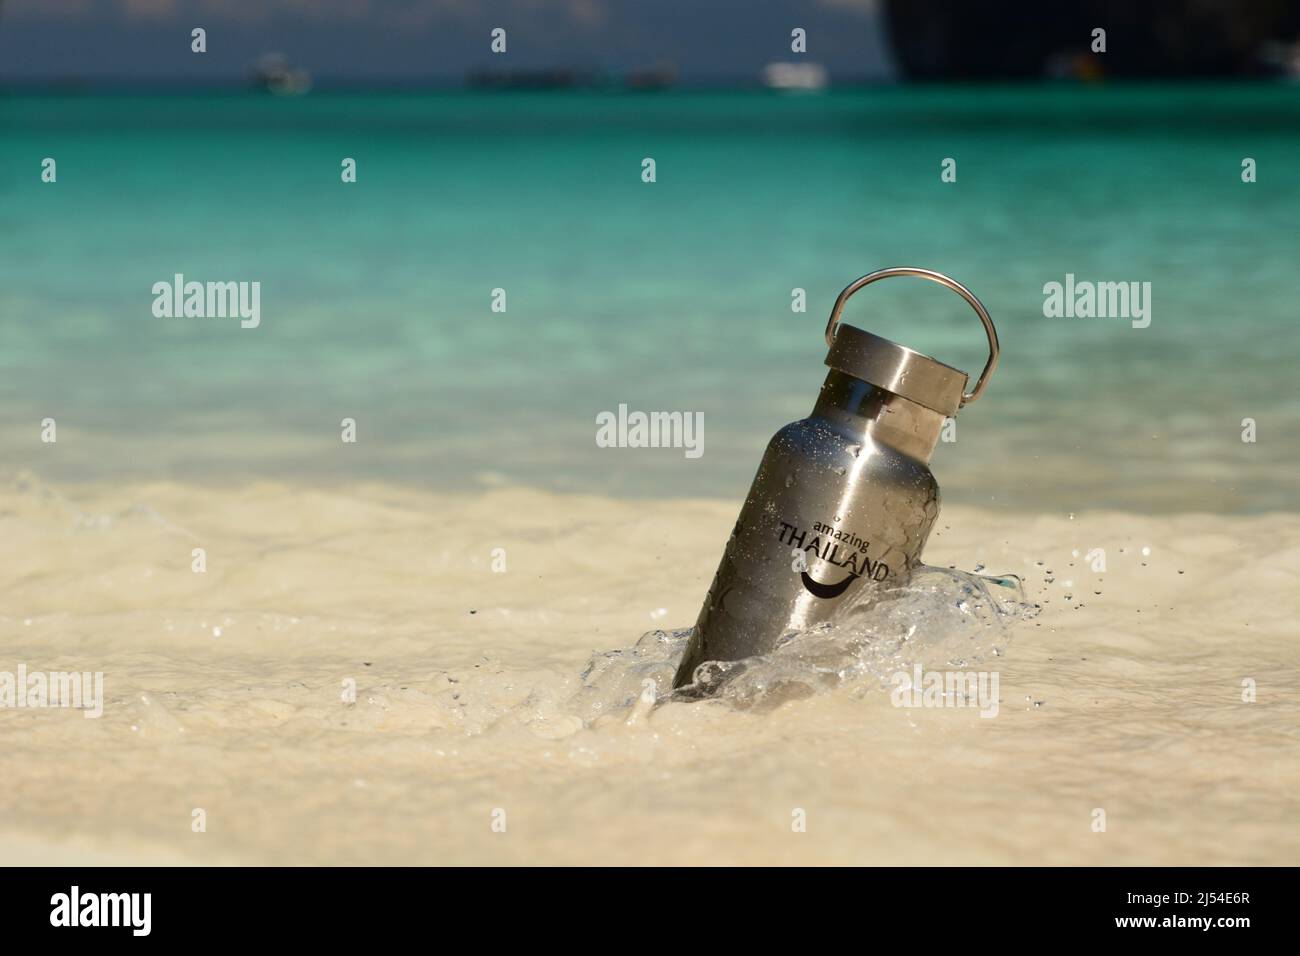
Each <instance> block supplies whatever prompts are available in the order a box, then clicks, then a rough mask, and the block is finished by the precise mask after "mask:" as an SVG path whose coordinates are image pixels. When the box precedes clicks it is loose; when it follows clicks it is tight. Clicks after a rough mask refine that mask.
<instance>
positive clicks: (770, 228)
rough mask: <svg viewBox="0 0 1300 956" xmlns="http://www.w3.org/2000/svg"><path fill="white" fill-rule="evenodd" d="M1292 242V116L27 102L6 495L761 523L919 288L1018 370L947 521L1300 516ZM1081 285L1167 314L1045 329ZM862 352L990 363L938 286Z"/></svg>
mask: <svg viewBox="0 0 1300 956" xmlns="http://www.w3.org/2000/svg"><path fill="white" fill-rule="evenodd" d="M45 157H50V158H53V159H55V160H56V163H57V181H56V182H54V183H44V182H42V181H41V170H42V165H41V164H42V160H43V159H44V158H45ZM344 157H352V158H354V159H355V160H356V162H357V172H358V175H357V182H356V183H354V184H344V183H342V182H341V181H340V163H341V160H342V159H343V158H344ZM646 157H650V158H653V159H654V160H655V164H656V176H657V181H656V182H654V183H645V182H643V181H642V160H643V159H644V158H646ZM1247 157H1248V158H1251V159H1254V160H1255V162H1256V164H1257V177H1258V181H1257V182H1254V183H1243V182H1242V176H1241V173H1242V161H1243V159H1244V158H1247ZM945 158H953V159H955V160H956V169H957V180H956V182H951V183H945V182H943V181H941V177H940V172H941V163H942V161H943V160H944V159H945ZM1298 236H1300V87H1296V86H1281V85H1260V86H1252V85H1240V86H1209V85H1195V86H1149V87H1148V86H1142V87H1123V86H1108V87H1107V86H1103V87H1075V86H1040V87H1023V88H1013V87H1005V88H1002V87H999V88H945V87H923V88H915V87H887V88H879V89H868V90H854V91H844V92H831V93H827V94H823V95H803V96H798V95H796V96H782V95H777V94H771V93H765V92H690V91H682V92H670V93H659V94H651V93H646V94H619V93H601V92H557V93H501V92H443V93H428V94H409V93H408V94H388V95H342V94H312V95H308V96H305V97H301V98H273V97H263V96H258V95H251V94H249V95H243V94H239V95H237V94H209V95H201V96H200V95H195V96H177V95H172V96H139V95H124V94H116V95H107V94H104V95H82V96H53V95H39V96H38V95H7V96H2V97H0V471H3V472H4V473H5V474H6V475H11V474H14V473H17V472H18V471H20V470H27V469H30V470H31V471H33V472H35V473H36V474H38V475H39V476H41V477H42V478H44V479H47V480H51V481H63V482H71V481H103V480H113V481H117V480H127V479H131V480H149V479H154V478H157V479H182V480H191V481H205V482H206V481H211V482H222V483H224V482H232V481H245V480H249V479H257V478H289V479H294V480H300V479H306V480H311V481H322V482H325V481H336V480H341V479H344V480H350V479H375V480H384V481H401V482H416V483H420V484H426V485H432V486H439V487H477V486H482V485H484V484H496V483H524V484H532V485H538V486H542V487H547V488H555V489H563V490H574V491H589V492H597V493H602V494H614V495H629V496H655V497H660V496H677V495H709V496H720V497H727V498H733V499H734V498H739V497H740V496H741V495H742V494H743V492H744V490H745V487H746V486H747V484H748V481H749V479H750V477H751V476H752V474H753V469H754V467H755V465H756V464H757V461H758V458H759V456H760V454H761V451H762V447H763V444H764V443H765V441H766V439H767V437H768V435H769V434H770V433H771V432H772V431H774V430H775V429H776V428H777V427H779V426H780V425H781V424H783V423H784V422H786V421H788V420H790V419H792V418H798V417H801V416H803V415H804V414H806V413H807V411H808V410H809V409H810V408H811V406H812V403H813V400H814V398H815V397H816V393H817V389H818V385H819V384H820V381H821V378H822V376H823V374H824V368H823V366H822V359H823V357H824V353H825V347H824V344H823V343H822V339H821V335H822V328H823V326H824V323H825V321H826V315H827V312H828V310H829V308H830V305H831V303H832V301H833V300H834V297H835V295H836V294H837V293H838V291H839V290H840V289H841V288H842V287H843V286H844V285H846V284H847V283H848V282H849V281H850V280H852V279H853V278H855V277H857V276H859V275H861V274H863V273H865V272H869V271H872V270H874V269H877V268H880V267H883V266H889V265H920V266H926V267H929V268H933V269H938V270H940V271H943V272H947V273H949V274H951V275H952V276H954V277H955V278H957V279H959V280H960V281H962V282H964V283H966V284H967V285H968V286H970V288H971V289H972V290H973V291H974V292H975V293H976V294H977V295H979V296H980V297H981V298H982V299H983V301H984V303H985V304H986V305H987V306H988V308H989V310H990V312H991V313H992V315H993V317H994V319H995V321H996V322H997V323H998V327H999V330H1000V332H1001V336H1002V345H1003V355H1002V364H1001V367H1000V368H999V370H998V372H997V373H996V375H995V376H994V378H993V381H992V384H991V385H990V387H989V390H988V393H987V394H986V396H985V397H984V398H983V399H982V400H981V401H980V402H979V403H977V404H975V405H972V406H971V407H969V408H968V409H966V410H964V411H963V413H962V414H961V416H960V417H959V419H958V429H957V436H958V440H957V441H956V442H955V443H953V444H945V445H941V446H940V449H939V451H938V453H937V455H936V458H935V461H934V469H935V472H936V474H937V476H938V477H939V480H940V483H941V485H942V487H943V490H944V494H945V499H946V500H948V501H964V502H968V503H978V504H985V505H990V506H993V507H1003V508H1008V509H1014V510H1024V511H1046V512H1053V513H1065V512H1076V511H1083V510H1088V509H1096V508H1109V507H1115V508H1125V509H1134V510H1144V511H1151V510H1155V511H1171V510H1209V511H1227V512H1239V511H1241V512H1253V511H1264V510H1271V509H1286V510H1293V509H1294V508H1295V506H1296V501H1295V481H1296V479H1295V475H1296V469H1297V466H1298V465H1300V399H1297V391H1296V388H1295V377H1296V369H1297V359H1298V358H1300V349H1298V348H1297V344H1296V343H1297V337H1296V323H1297V301H1298V296H1297V272H1298V266H1300V239H1298V238H1297V237H1298ZM176 273H182V274H184V276H185V277H186V279H187V280H199V281H209V280H210V281H249V282H251V281H257V282H260V284H261V324H260V326H259V327H258V328H256V329H241V328H240V327H239V322H238V320H236V319H219V318H189V319H164V318H157V317H155V316H154V314H153V311H152V305H153V299H154V297H153V294H152V292H151V289H152V287H153V285H154V283H156V282H159V281H167V282H170V281H171V279H172V277H173V275H174V274H176ZM1067 274H1073V275H1074V276H1075V277H1076V279H1078V280H1089V281H1098V282H1101V281H1137V282H1150V283H1151V289H1152V293H1151V318H1152V321H1151V325H1150V327H1148V328H1145V329H1135V328H1132V326H1131V324H1130V322H1129V321H1128V320H1126V319H1098V318H1093V319H1084V318H1046V317H1044V315H1043V301H1044V295H1043V286H1044V284H1045V283H1048V282H1053V281H1058V282H1060V281H1064V278H1065V276H1066V275H1067ZM494 288H501V289H504V290H505V292H506V311H505V312H504V313H497V312H493V311H492V308H491V305H492V290H493V289H494ZM794 288H803V289H806V290H807V303H808V307H807V311H806V312H805V313H797V312H793V311H792V309H791V290H792V289H794ZM848 321H850V322H852V323H855V324H859V325H862V326H864V327H866V328H869V329H871V330H873V331H875V332H877V333H879V334H882V335H885V336H886V337H889V338H893V339H895V340H897V341H900V342H902V343H904V344H906V345H909V346H911V347H913V348H917V349H919V350H921V351H925V352H928V353H930V354H932V355H935V356H936V357H939V358H941V359H943V360H944V361H947V362H949V363H950V364H954V365H957V366H959V367H961V368H964V369H967V370H968V371H970V372H972V373H976V372H978V370H979V367H980V365H981V364H982V361H983V355H984V352H983V339H982V336H981V333H980V329H979V324H978V320H977V319H976V318H975V317H974V315H973V314H972V313H971V312H969V310H968V309H967V308H966V306H965V305H964V304H963V303H962V302H961V301H960V300H959V299H957V298H956V297H954V296H952V295H951V294H950V293H947V292H945V291H944V290H942V289H940V288H939V287H937V286H931V285H929V284H926V283H921V282H915V281H904V280H894V281H892V282H889V283H884V284H881V285H877V286H873V287H871V288H870V289H869V290H867V291H865V292H863V293H861V294H860V296H859V297H858V298H856V299H855V300H854V301H853V303H852V304H851V306H850V309H849V313H848ZM620 404H626V405H628V406H629V407H630V408H632V409H641V410H646V411H652V410H670V411H671V410H677V411H683V412H703V414H704V420H705V431H704V454H703V455H702V456H701V457H699V458H693V459H692V458H687V457H686V456H685V455H684V454H683V453H682V451H681V450H674V449H606V448H599V447H597V445H596V442H595V432H596V416H597V414H598V413H599V412H602V411H616V410H617V409H618V406H619V405H620ZM45 418H53V419H54V420H55V422H56V423H57V442H55V443H53V444H49V443H45V442H42V441H41V431H42V427H41V422H42V420H43V419H45ZM343 418H353V419H355V421H356V423H357V437H358V440H357V442H356V443H355V444H344V443H342V442H341V441H340V421H341V420H342V419H343ZM1247 418H1249V419H1253V420H1254V422H1255V428H1256V434H1257V440H1256V441H1254V442H1243V441H1242V430H1243V425H1242V422H1243V419H1247Z"/></svg>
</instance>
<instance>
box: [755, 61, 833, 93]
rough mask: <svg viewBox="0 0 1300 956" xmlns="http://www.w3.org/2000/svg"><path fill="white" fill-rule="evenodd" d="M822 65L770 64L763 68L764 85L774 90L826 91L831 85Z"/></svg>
mask: <svg viewBox="0 0 1300 956" xmlns="http://www.w3.org/2000/svg"><path fill="white" fill-rule="evenodd" d="M829 82H830V81H829V79H828V77H827V75H826V67H824V66H822V65H821V64H820V63H769V64H768V65H767V66H765V67H763V85H764V86H766V87H768V88H769V89H773V90H800V91H810V90H824V89H826V87H827V86H828V85H829Z"/></svg>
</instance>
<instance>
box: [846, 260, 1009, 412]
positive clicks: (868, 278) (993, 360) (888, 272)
mask: <svg viewBox="0 0 1300 956" xmlns="http://www.w3.org/2000/svg"><path fill="white" fill-rule="evenodd" d="M893 276H916V277H917V278H920V279H929V280H930V281H931V282H937V283H939V285H941V286H944V287H946V288H948V289H951V290H952V291H953V292H956V293H957V294H958V295H959V296H961V297H962V298H963V299H965V300H966V301H967V303H969V304H970V307H971V308H972V309H974V310H975V313H976V314H977V315H978V316H979V317H980V321H981V322H982V323H984V332H985V334H987V335H988V339H989V360H988V361H987V362H985V363H984V371H982V372H980V377H979V379H978V380H977V381H976V382H975V387H974V388H973V389H971V390H970V391H969V392H966V393H964V394H963V395H962V397H961V406H959V407H964V406H966V405H968V404H970V403H971V402H973V401H975V399H977V398H979V397H980V396H981V395H982V394H984V388H985V386H987V385H988V383H989V376H990V375H992V374H993V370H994V369H995V368H997V367H998V355H999V353H1000V351H1001V350H1000V348H999V346H998V330H997V329H995V328H994V327H993V320H992V319H991V318H989V313H988V310H987V309H986V308H984V305H983V303H982V302H980V300H979V299H977V298H975V294H974V293H973V292H971V290H970V289H968V288H966V287H965V286H964V285H962V284H961V283H960V282H958V281H957V280H956V279H951V278H949V277H948V276H946V275H944V274H943V273H942V272H935V271H933V270H931V269H918V268H915V267H912V266H895V267H893V268H891V269H881V270H879V271H878V272H872V273H870V274H869V275H865V276H863V277H862V278H861V279H856V280H854V281H853V282H852V283H850V284H849V285H848V286H847V287H846V288H845V289H844V291H843V292H841V293H840V295H839V298H837V299H836V300H835V307H834V308H833V309H831V317H830V320H829V321H828V322H827V323H826V344H827V345H828V346H829V345H833V344H834V343H835V329H836V328H837V327H838V326H839V324H840V314H841V313H842V312H843V311H844V305H845V303H847V302H848V301H849V296H851V295H853V293H855V292H857V291H858V290H859V289H861V288H862V287H863V286H867V285H870V284H871V283H873V282H875V281H876V280H877V279H889V278H892V277H893Z"/></svg>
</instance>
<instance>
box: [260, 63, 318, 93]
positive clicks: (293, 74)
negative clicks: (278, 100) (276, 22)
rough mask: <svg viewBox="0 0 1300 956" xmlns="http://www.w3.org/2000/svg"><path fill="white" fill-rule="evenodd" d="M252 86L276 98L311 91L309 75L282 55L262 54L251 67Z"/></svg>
mask: <svg viewBox="0 0 1300 956" xmlns="http://www.w3.org/2000/svg"><path fill="white" fill-rule="evenodd" d="M253 85H254V86H256V87H257V88H258V89H261V90H265V91H266V92H268V93H274V94H275V95H276V96H301V95H302V94H303V93H306V92H307V91H308V90H310V89H311V74H310V73H309V72H307V71H306V70H304V69H302V68H301V67H295V66H294V65H293V64H291V63H290V62H289V58H288V57H287V56H285V55H284V54H283V53H264V54H263V55H262V56H261V57H260V58H259V59H258V61H257V63H256V65H255V66H254V67H253Z"/></svg>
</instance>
